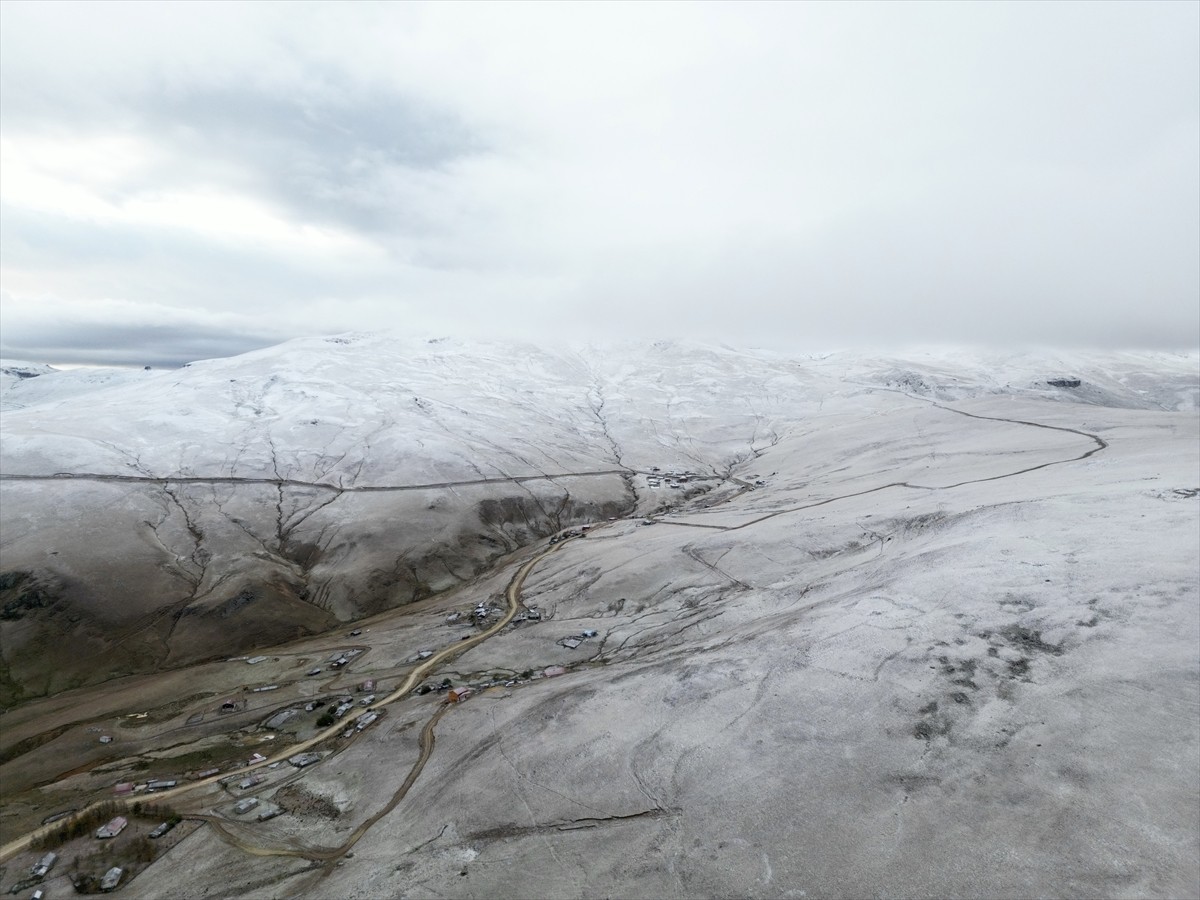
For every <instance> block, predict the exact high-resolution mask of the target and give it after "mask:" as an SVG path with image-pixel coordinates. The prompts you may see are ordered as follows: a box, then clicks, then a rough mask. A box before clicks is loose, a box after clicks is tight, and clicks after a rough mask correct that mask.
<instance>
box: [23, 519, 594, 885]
mask: <svg viewBox="0 0 1200 900" xmlns="http://www.w3.org/2000/svg"><path fill="white" fill-rule="evenodd" d="M597 527H599V526H597ZM572 540H575V539H574V538H567V539H564V540H562V541H560V542H559V543H558V544H556V545H555V546H553V547H551V548H550V549H549V550H543V551H542V552H541V553H539V554H538V555H537V556H534V557H532V558H531V559H529V560H526V561H525V562H524V563H523V564H522V565H521V567H520V568H519V569H517V571H516V573H515V574H514V575H513V577H512V580H511V581H509V583H508V588H507V589H506V591H505V599H506V600H507V601H508V609H507V610H506V611H505V613H504V615H503V616H502V617H501V619H500V620H499V621H498V622H497V623H496V624H495V625H493V626H492V627H490V628H488V629H487V630H486V631H482V632H480V633H479V634H477V635H475V636H474V637H472V638H468V639H467V640H465V641H458V642H457V643H454V644H451V645H450V646H449V647H446V648H444V649H442V650H439V651H438V652H437V653H435V654H434V655H433V656H431V657H429V659H426V660H424V661H423V662H421V663H419V664H418V665H417V666H415V667H414V668H413V669H412V671H410V672H409V673H408V677H407V678H405V679H404V681H403V682H401V684H400V686H399V687H397V688H396V690H394V691H392V693H390V694H388V695H387V696H386V697H384V698H383V699H382V700H378V701H376V702H375V703H374V704H373V705H372V708H378V707H381V706H386V705H388V704H390V703H395V702H396V701H397V700H401V699H403V698H404V697H406V696H408V694H409V693H410V692H411V691H412V690H413V689H414V688H415V687H416V686H417V683H418V682H420V681H421V680H422V679H424V678H425V677H426V676H427V675H428V674H429V672H430V671H432V670H433V669H434V668H436V667H437V666H439V665H441V664H442V663H444V662H446V661H448V660H451V659H453V658H454V657H456V656H458V655H460V654H462V653H464V652H465V651H467V650H470V649H471V648H472V647H477V646H479V645H480V644H482V643H483V642H484V641H486V640H488V639H489V638H491V637H493V636H494V635H496V634H499V633H500V632H501V631H503V630H504V629H505V628H506V627H507V626H508V625H509V623H511V622H512V620H513V618H514V617H515V616H516V614H517V610H518V609H520V608H521V589H522V587H524V585H525V579H526V578H527V577H528V576H529V573H530V572H532V571H533V569H534V567H535V566H537V564H538V563H539V562H541V561H542V560H543V559H545V558H546V557H548V556H550V555H551V554H552V553H557V552H558V551H559V550H561V549H562V548H563V547H565V546H566V545H567V544H569V543H571V541H572ZM366 713H367V710H363V711H362V712H360V713H359V714H358V715H356V716H354V717H353V718H347V719H343V720H342V721H340V722H336V723H334V724H333V725H331V726H329V727H328V728H326V729H325V730H324V731H321V732H318V733H317V734H315V735H314V736H313V737H311V738H309V739H308V740H305V741H301V742H300V743H298V744H293V745H291V746H290V747H287V748H285V749H283V750H280V751H278V752H277V753H275V754H273V755H272V756H270V757H269V758H267V759H265V760H263V761H262V762H261V763H258V764H257V765H254V766H244V767H242V768H240V769H235V770H231V771H227V772H223V773H221V774H220V775H213V776H212V777H210V778H205V779H203V780H200V781H192V782H188V783H187V784H184V785H180V786H179V787H176V788H172V789H171V790H167V791H160V792H157V793H155V794H154V799H155V801H156V802H161V803H166V802H168V801H170V800H172V799H174V798H176V797H181V796H183V795H185V794H188V793H189V792H191V791H194V790H196V789H198V788H203V787H207V786H209V785H212V784H216V783H217V782H219V781H224V780H225V779H227V778H229V777H230V776H233V775H246V774H247V773H250V772H253V771H256V770H257V769H261V768H263V767H265V766H268V765H271V764H272V763H276V762H282V761H284V760H286V759H287V758H288V757H290V756H295V755H296V754H297V753H303V752H304V751H305V750H307V749H309V748H310V747H314V746H316V745H317V744H320V743H322V742H323V741H326V740H328V739H330V738H331V737H333V736H334V735H336V734H338V733H340V732H341V731H343V730H344V729H345V728H346V727H347V725H353V724H354V723H355V722H357V721H358V719H359V718H361V717H362V716H364V715H366ZM438 718H440V714H438V715H435V716H434V717H433V718H432V719H431V720H430V721H429V722H428V723H427V724H426V726H425V730H422V733H421V747H422V751H421V757H420V758H419V759H418V762H417V765H416V766H414V768H413V771H412V772H410V773H409V777H408V778H407V779H405V783H404V785H402V787H401V789H400V791H399V792H397V794H396V795H395V796H394V797H393V798H392V801H390V803H389V805H388V806H387V807H386V808H385V810H384V812H383V813H381V814H380V815H384V814H386V812H388V811H390V810H391V809H393V808H394V807H395V805H396V804H397V803H399V802H400V800H401V799H402V798H403V796H404V794H405V793H407V791H408V788H409V787H410V786H411V783H412V782H414V781H416V778H417V776H418V775H420V772H421V769H422V768H424V765H425V762H426V761H427V760H428V758H429V753H430V752H431V751H432V749H433V734H432V728H433V726H434V725H435V724H436V722H437V719H438ZM426 730H428V732H429V734H428V746H426ZM136 799H137V800H138V801H140V800H141V797H138V798H136ZM117 802H118V803H123V805H124V806H125V807H126V808H128V807H129V806H131V805H132V804H133V803H134V802H135V801H134V798H127V799H125V800H123V801H121V800H118V801H117ZM98 803H99V801H97V803H94V804H91V805H90V806H88V807H85V808H84V809H83V810H81V811H80V812H79V813H77V814H76V817H77V816H80V815H83V814H84V813H85V812H87V810H89V809H91V808H92V807H93V806H96V805H98ZM378 818H379V816H376V817H374V818H372V819H369V820H367V822H365V823H364V824H363V825H361V826H359V828H358V829H356V830H355V832H354V834H353V835H352V836H351V839H350V840H349V842H348V843H347V844H346V846H347V847H349V846H353V843H354V842H355V841H357V840H358V839H359V838H360V837H361V836H362V834H363V833H365V832H366V830H367V829H368V828H370V827H371V825H373V824H375V822H376V821H377V820H378ZM63 824H65V822H64V821H58V822H54V823H53V824H51V825H44V826H42V827H40V828H36V829H34V830H33V831H31V832H28V833H27V834H25V835H22V836H21V837H19V838H15V839H14V840H12V841H9V842H8V843H7V844H5V845H4V846H3V847H0V861H6V860H8V859H10V858H11V857H13V856H15V855H16V854H18V853H20V852H22V851H24V850H25V849H27V848H28V847H29V846H30V844H31V843H33V842H34V841H35V840H37V839H38V838H40V837H42V836H43V835H45V834H48V833H49V832H51V831H53V830H55V829H57V828H60V827H62V825H63ZM254 852H263V853H268V854H272V855H277V854H273V853H272V851H259V850H256V851H254ZM279 852H281V853H282V852H284V851H279ZM328 852H329V853H333V854H334V855H335V856H340V855H341V853H342V852H344V850H339V851H328ZM287 855H293V856H306V855H308V854H305V853H301V852H291V853H288V854H287Z"/></svg>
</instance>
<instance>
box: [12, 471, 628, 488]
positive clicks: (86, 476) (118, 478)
mask: <svg viewBox="0 0 1200 900" xmlns="http://www.w3.org/2000/svg"><path fill="white" fill-rule="evenodd" d="M628 474H629V470H628V469H601V470H599V471H596V472H558V473H553V474H540V475H503V476H497V477H495V478H472V479H468V480H466V481H434V482H429V483H426V484H390V485H389V484H379V485H375V484H367V485H347V486H342V485H337V484H330V483H328V482H325V481H299V480H297V479H294V478H239V477H237V476H233V475H214V476H201V475H172V476H162V477H159V476H154V475H107V474H103V473H99V472H56V473H54V474H53V475H15V474H0V481H99V482H115V483H118V484H155V485H161V486H166V485H170V484H232V485H240V484H245V485H267V486H270V487H281V488H282V487H294V488H313V489H316V490H319V491H331V492H333V493H338V494H371V493H389V492H396V491H429V490H438V489H439V488H456V487H471V486H472V485H479V484H522V483H524V482H526V481H553V480H555V479H556V478H600V477H603V476H607V475H628Z"/></svg>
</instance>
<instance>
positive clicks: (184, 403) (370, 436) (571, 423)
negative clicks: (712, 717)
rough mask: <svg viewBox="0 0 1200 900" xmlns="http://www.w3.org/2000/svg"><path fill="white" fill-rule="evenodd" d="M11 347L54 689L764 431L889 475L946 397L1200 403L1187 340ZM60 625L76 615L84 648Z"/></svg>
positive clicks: (704, 457)
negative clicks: (149, 353) (166, 367)
mask: <svg viewBox="0 0 1200 900" xmlns="http://www.w3.org/2000/svg"><path fill="white" fill-rule="evenodd" d="M4 368H5V372H6V373H7V375H6V381H5V383H4V393H3V401H4V404H5V412H4V428H3V444H2V447H0V469H2V472H0V474H2V475H3V476H4V479H5V480H4V481H3V483H2V485H0V488H2V490H3V500H4V502H3V519H2V520H0V521H2V524H3V529H4V538H3V540H4V556H5V559H4V569H5V570H6V571H9V572H15V573H23V574H22V577H23V578H25V579H26V580H25V582H23V583H24V584H26V585H27V589H28V586H30V585H37V586H38V587H37V591H38V592H40V593H39V594H38V596H40V597H41V600H39V601H38V602H39V603H42V604H50V605H49V606H48V607H46V609H42V608H40V607H39V608H37V609H30V610H27V611H23V612H22V611H18V610H17V607H14V608H13V612H12V615H20V616H21V618H20V620H19V621H20V622H21V623H22V624H21V625H20V626H15V625H12V626H9V625H6V626H5V627H7V628H9V630H10V632H11V633H10V634H9V635H8V636H7V640H6V642H5V644H6V646H5V648H4V655H5V660H6V663H7V665H8V666H9V667H10V669H11V671H12V673H13V674H12V676H11V677H12V678H13V679H14V681H15V682H17V683H19V684H22V685H24V690H26V691H28V692H34V693H38V692H41V691H43V690H54V689H58V688H61V687H62V686H64V685H65V684H70V683H75V682H77V681H78V680H80V679H83V680H85V681H90V680H94V679H102V678H105V677H109V676H111V675H114V674H119V673H122V672H127V671H138V670H142V669H146V668H156V667H161V666H172V665H179V664H183V663H186V662H188V661H191V660H195V659H199V658H204V657H207V656H211V655H213V654H220V653H229V652H235V651H240V650H243V649H246V648H248V647H252V646H256V645H261V644H263V643H270V642H275V641H278V640H281V639H283V638H285V637H287V636H290V635H292V634H295V633H303V632H305V631H310V632H311V631H314V630H320V629H323V628H327V627H329V626H331V625H332V624H334V623H335V622H336V621H338V620H348V619H351V618H354V617H357V616H360V615H363V614H366V613H370V612H376V611H379V610H381V609H385V608H388V607H390V606H394V605H397V604H402V603H407V602H410V601H411V600H413V599H418V598H420V597H422V596H427V595H428V594H430V593H431V592H436V591H439V590H443V589H445V588H447V587H450V586H452V585H454V584H458V583H461V582H462V581H463V580H464V579H469V578H472V577H474V576H475V575H476V574H477V573H479V572H481V571H483V570H484V569H485V568H486V567H487V566H488V565H489V563H490V562H491V561H492V560H493V559H494V558H496V557H497V556H498V555H500V554H503V553H505V552H509V551H511V550H513V549H515V548H517V547H519V546H522V545H524V544H527V543H528V542H530V541H532V540H535V539H537V538H538V537H541V536H544V535H546V534H549V533H550V532H552V531H554V530H556V529H558V528H561V527H564V526H566V525H569V524H571V523H573V522H578V521H582V520H585V519H597V518H601V519H602V518H606V517H608V516H611V515H616V514H618V513H622V512H629V511H632V510H635V509H637V510H641V511H645V510H649V509H653V508H657V506H658V505H659V504H660V503H661V502H663V499H662V498H663V497H664V494H663V491H661V490H660V491H649V490H648V489H647V488H646V486H645V484H644V483H639V482H638V481H637V479H636V477H635V476H636V475H637V473H649V472H650V471H651V470H652V468H653V467H658V468H659V469H664V470H672V469H674V470H679V471H684V470H687V471H690V472H692V473H693V479H692V480H691V481H689V483H688V486H687V487H686V488H676V489H673V490H670V491H668V492H667V493H669V495H670V501H671V504H672V505H675V504H676V501H681V500H683V499H684V498H687V497H691V496H692V495H694V494H697V493H700V492H704V491H709V490H720V489H722V488H725V487H728V486H730V485H731V484H733V482H730V481H728V480H726V479H728V478H729V477H730V476H736V475H744V474H747V473H748V471H749V469H751V468H757V469H761V468H764V467H765V463H758V464H756V462H755V460H756V458H757V457H759V456H761V455H762V454H763V453H764V452H766V451H767V450H771V451H772V454H771V455H772V457H773V458H774V457H780V456H781V455H783V454H791V455H797V454H798V455H801V456H810V455H811V454H813V453H814V452H815V451H816V449H817V448H818V447H824V446H826V445H828V444H830V443H837V444H838V446H837V448H836V453H835V455H834V456H833V457H826V458H825V459H824V460H823V461H820V460H818V459H817V458H811V459H810V460H809V461H808V463H807V465H806V470H805V474H804V479H805V480H808V479H811V478H813V477H815V476H816V474H817V472H819V471H821V470H823V469H824V470H827V469H829V468H834V467H833V466H832V460H840V461H843V462H845V463H847V464H849V465H851V466H852V467H854V468H861V469H863V471H864V472H867V471H869V472H871V473H872V474H873V475H877V474H879V472H878V471H877V470H872V469H871V466H872V465H875V463H873V462H871V461H870V460H872V459H873V457H872V456H871V451H870V448H872V447H875V446H878V445H879V444H880V442H881V439H882V441H883V443H884V444H886V445H887V446H889V447H894V446H895V445H896V444H897V443H899V444H901V445H906V444H911V445H912V447H911V457H910V458H911V459H913V460H920V459H924V458H925V456H926V454H927V453H928V452H929V448H928V442H927V441H926V440H924V439H923V438H921V437H920V433H921V432H920V430H919V429H918V431H917V432H913V431H912V430H911V428H909V427H907V426H905V425H903V424H902V425H900V426H899V427H898V428H896V429H895V430H894V431H893V430H891V429H889V430H886V431H885V432H883V434H880V433H879V432H878V430H877V429H876V428H875V427H872V425H871V424H870V423H871V422H872V421H874V422H875V423H877V424H879V425H882V424H883V421H884V420H885V419H887V418H889V417H890V418H892V419H894V418H895V417H896V416H897V415H898V411H899V410H904V411H908V410H910V409H911V408H913V406H914V404H916V406H917V408H919V409H926V408H927V407H928V405H929V404H928V402H927V401H949V400H962V399H970V398H983V399H987V398H993V399H994V398H1003V399H1008V400H1014V399H1017V398H1020V399H1023V400H1030V401H1036V402H1040V403H1047V404H1051V408H1055V407H1056V406H1062V405H1063V404H1071V405H1072V406H1074V405H1075V404H1081V403H1083V404H1091V405H1100V406H1106V407H1120V408H1128V409H1153V410H1163V409H1169V410H1178V409H1183V410H1192V411H1194V410H1195V409H1196V408H1197V404H1198V403H1200V390H1198V389H1197V385H1196V357H1195V356H1194V355H1193V356H1172V355H1167V354H1155V355H1147V354H1143V355H1129V354H1093V355H1077V356H1074V357H1067V358H1063V357H1061V356H1048V355H1041V356H1038V355H1008V356H992V357H979V356H972V355H969V354H966V353H963V352H954V353H950V352H943V353H940V354H929V353H927V354H923V355H918V356H916V357H914V358H912V359H909V360H906V361H900V360H891V359H860V358H856V357H854V356H851V355H848V354H834V355H829V356H824V357H820V358H811V357H810V358H796V359H792V358H787V357H785V356H781V355H778V354H768V353H762V352H753V353H752V352H739V351H735V350H731V349H728V348H721V347H704V346H696V345H688V344H676V343H665V342H660V343H655V344H649V345H627V346H610V347H583V348H577V349H571V350H567V349H562V350H550V349H546V348H541V347H535V346H531V345H513V344H478V343H467V342H462V341H458V340H453V339H447V340H428V341H427V340H414V339H407V338H404V337H400V336H397V335H393V334H350V335H343V336H336V337H329V338H314V339H302V340H296V341H291V342H289V343H286V344H283V345H281V346H278V347H273V348H269V349H265V350H261V351H257V352H253V353H248V354H245V355H243V356H239V357H235V358H231V359H218V360H208V361H204V362H197V363H193V364H191V365H190V366H188V367H185V368H184V369H181V370H177V371H142V370H116V371H105V370H73V371H67V372H56V371H52V370H47V367H41V368H39V367H36V366H31V365H29V364H7V365H6V366H5V367H4ZM34 376H35V377H34ZM1073 380H1078V381H1079V384H1078V385H1073ZM1054 381H1058V382H1060V384H1061V383H1067V384H1072V385H1073V386H1068V387H1062V386H1055V385H1054V384H1052V383H1051V382H1054ZM914 398H915V399H914ZM956 424H961V423H956ZM832 435H837V437H831V436H832ZM884 435H886V436H884ZM1042 443H1044V441H1042ZM1051 443H1054V441H1051ZM778 465H782V463H776V464H774V465H773V467H777V466H778ZM842 468H844V467H842ZM695 476H701V478H702V479H703V480H700V479H697V478H696V477H695ZM14 577H15V576H14ZM9 602H13V603H17V606H18V607H19V606H20V603H21V602H25V601H21V600H20V599H19V598H16V599H14V598H10V600H9ZM67 610H69V612H65V611H67ZM56 611H57V612H56ZM14 621H18V620H14ZM35 622H37V623H40V624H38V625H35V624H34V623H35ZM42 627H48V628H50V630H51V632H52V633H54V634H57V635H59V636H61V637H64V638H67V637H69V638H70V640H69V642H68V643H60V644H59V645H58V646H60V647H63V648H64V649H63V652H62V653H61V655H58V654H55V653H53V652H50V653H47V652H46V651H45V650H44V649H43V648H42V647H41V644H42V642H41V640H39V639H38V637H37V635H38V634H40V631H41V629H42ZM114 634H117V635H120V637H121V639H120V641H118V642H116V643H114V642H113V640H112V635H114ZM68 645H69V649H66V648H67V646H68ZM47 667H50V668H52V669H53V670H54V672H55V674H53V675H51V674H49V673H47V672H46V670H47ZM35 673H46V674H44V675H38V676H36V677H35Z"/></svg>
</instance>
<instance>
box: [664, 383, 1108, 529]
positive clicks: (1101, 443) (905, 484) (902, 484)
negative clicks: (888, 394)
mask: <svg viewBox="0 0 1200 900" xmlns="http://www.w3.org/2000/svg"><path fill="white" fill-rule="evenodd" d="M896 393H903V392H902V391H897V392H896ZM904 396H906V397H909V398H911V399H913V400H923V401H924V400H925V398H923V397H913V396H912V395H911V394H904ZM925 402H927V403H930V404H931V405H933V406H935V407H937V408H938V409H941V410H945V411H946V412H952V413H956V414H957V415H960V416H967V417H968V418H971V419H983V420H985V421H988V422H1008V423H1011V424H1013V425H1028V426H1029V427H1031V428H1045V429H1048V430H1050V431H1064V432H1067V433H1069V434H1077V435H1079V436H1080V437H1085V438H1088V439H1089V440H1091V441H1093V442H1095V444H1096V446H1095V447H1092V449H1090V450H1088V451H1086V452H1084V453H1080V454H1078V455H1076V456H1072V457H1069V458H1067V459H1055V460H1051V461H1050V462H1044V463H1039V464H1038V465H1036V466H1026V467H1025V468H1024V469H1018V470H1017V471H1015V472H1005V473H1002V474H1000V475H989V476H988V477H987V478H969V479H967V480H965V481H958V482H955V483H954V484H941V485H928V484H913V483H912V482H910V481H891V482H888V483H887V484H881V485H878V486H876V487H873V488H866V489H865V490H861V491H854V492H852V493H849V494H840V495H838V496H837V497H828V498H826V499H825V500H818V501H817V502H816V503H806V504H803V505H801V506H791V507H788V508H787V509H779V510H776V511H775V512H770V513H765V514H764V515H761V516H759V517H758V518H757V519H751V520H750V521H748V522H742V523H741V524H740V525H707V524H704V523H701V522H676V521H671V520H670V519H658V520H657V521H659V522H662V523H663V524H664V525H677V526H679V527H681V528H707V529H710V530H712V531H740V530H741V529H743V528H749V527H750V526H751V525H758V524H760V523H762V522H765V521H767V520H768V519H774V518H776V517H777V516H786V515H790V514H792V513H797V512H803V511H804V510H806V509H816V508H817V507H818V506H827V505H828V504H830V503H837V502H838V501H839V500H849V499H850V498H852V497H862V496H865V495H867V494H876V493H879V492H880V491H886V490H889V489H891V488H909V489H911V490H916V491H949V490H953V489H955V488H960V487H964V486H966V485H968V484H984V483H986V482H989V481H1000V480H1002V479H1005V478H1015V477H1017V476H1018V475H1027V474H1028V473H1030V472H1036V471H1038V470H1039V469H1047V468H1050V467H1051V466H1062V465H1066V464H1067V463H1073V462H1080V461H1081V460H1085V459H1087V458H1088V457H1090V456H1093V455H1094V454H1096V453H1099V452H1100V451H1101V450H1104V449H1106V448H1107V447H1108V442H1107V441H1106V440H1104V438H1102V437H1100V436H1099V435H1097V434H1092V433H1091V432H1090V431H1083V430H1081V429H1079V428H1068V427H1067V426H1065V425H1046V424H1045V423H1043V422H1030V421H1027V420H1025V419H1008V418H1004V417H1001V416H984V415H980V414H979V413H969V412H965V411H964V410H961V409H954V408H953V407H951V406H943V405H942V404H941V403H938V402H936V401H933V400H928V401H925ZM733 496H740V493H739V494H735V495H733ZM729 499H733V497H730V498H729ZM716 505H724V503H720V504H714V506H716Z"/></svg>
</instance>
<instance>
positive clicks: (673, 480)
mask: <svg viewBox="0 0 1200 900" xmlns="http://www.w3.org/2000/svg"><path fill="white" fill-rule="evenodd" d="M699 477H700V476H699V475H697V474H696V473H695V472H688V471H683V472H680V471H678V470H675V469H672V470H671V471H669V472H665V473H664V472H663V470H662V469H660V468H659V467H658V466H652V467H651V469H650V474H649V475H647V476H646V486H647V487H649V488H652V489H654V490H658V489H659V488H660V487H662V486H663V479H666V484H667V487H669V488H681V487H683V486H684V485H685V484H687V483H688V482H689V481H691V480H692V479H694V478H699Z"/></svg>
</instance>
